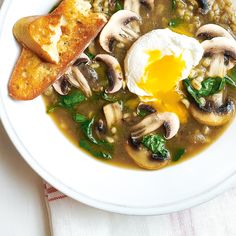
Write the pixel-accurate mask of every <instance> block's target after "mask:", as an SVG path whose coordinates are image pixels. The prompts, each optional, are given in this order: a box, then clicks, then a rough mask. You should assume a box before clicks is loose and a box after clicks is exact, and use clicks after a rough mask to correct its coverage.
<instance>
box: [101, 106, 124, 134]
mask: <svg viewBox="0 0 236 236" xmlns="http://www.w3.org/2000/svg"><path fill="white" fill-rule="evenodd" d="M103 112H104V115H105V118H106V122H107V126H108V128H109V129H111V128H112V126H114V125H116V124H119V123H120V122H121V120H122V106H121V105H120V104H119V102H115V103H110V104H108V105H106V106H104V107H103Z"/></svg>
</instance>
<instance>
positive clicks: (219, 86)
mask: <svg viewBox="0 0 236 236" xmlns="http://www.w3.org/2000/svg"><path fill="white" fill-rule="evenodd" d="M183 84H184V86H185V88H186V90H187V92H188V93H189V94H190V95H191V96H192V97H193V99H194V100H195V101H196V102H197V103H198V104H199V105H203V104H202V102H201V98H202V97H207V96H210V95H213V94H216V93H218V92H220V91H222V90H223V89H224V88H225V86H226V84H229V85H232V86H236V83H235V82H234V81H233V80H232V79H231V78H230V77H228V76H227V77H224V78H219V77H216V78H207V79H205V80H204V81H203V82H202V83H201V85H202V88H201V89H200V90H197V89H195V88H193V86H192V85H191V81H190V80H189V79H185V80H184V81H183Z"/></svg>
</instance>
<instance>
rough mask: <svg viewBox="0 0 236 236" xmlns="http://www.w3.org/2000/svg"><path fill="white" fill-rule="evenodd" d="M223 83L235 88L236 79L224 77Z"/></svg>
mask: <svg viewBox="0 0 236 236" xmlns="http://www.w3.org/2000/svg"><path fill="white" fill-rule="evenodd" d="M225 82H226V83H227V84H229V85H231V86H233V87H236V77H235V78H234V77H230V76H228V75H226V76H225Z"/></svg>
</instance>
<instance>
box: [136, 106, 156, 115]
mask: <svg viewBox="0 0 236 236" xmlns="http://www.w3.org/2000/svg"><path fill="white" fill-rule="evenodd" d="M147 106H148V105H147ZM147 106H146V105H144V104H143V105H139V106H138V108H137V115H138V116H141V117H144V116H147V115H150V114H151V113H154V112H155V109H153V108H152V107H151V106H150V110H149V109H147ZM145 108H146V109H145ZM151 109H153V110H151Z"/></svg>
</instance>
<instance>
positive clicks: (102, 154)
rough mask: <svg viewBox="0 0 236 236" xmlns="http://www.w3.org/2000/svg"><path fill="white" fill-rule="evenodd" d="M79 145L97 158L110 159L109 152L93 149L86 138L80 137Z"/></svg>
mask: <svg viewBox="0 0 236 236" xmlns="http://www.w3.org/2000/svg"><path fill="white" fill-rule="evenodd" d="M80 147H82V148H84V149H85V150H87V151H88V152H89V153H91V154H92V155H93V156H95V157H97V158H99V159H104V160H111V159H112V156H111V154H110V153H106V152H102V151H95V150H93V148H92V147H91V146H90V143H89V142H88V141H87V140H84V139H81V140H80Z"/></svg>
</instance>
